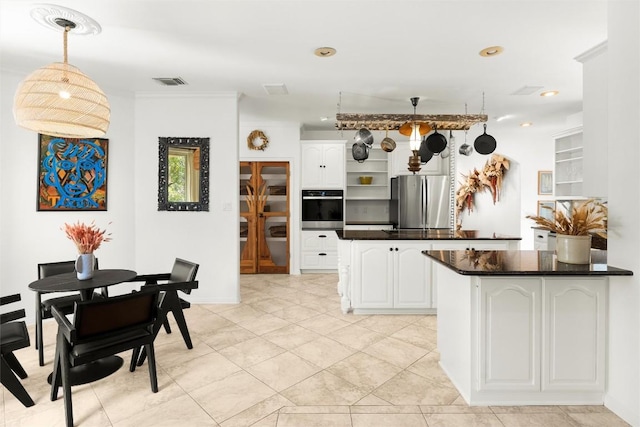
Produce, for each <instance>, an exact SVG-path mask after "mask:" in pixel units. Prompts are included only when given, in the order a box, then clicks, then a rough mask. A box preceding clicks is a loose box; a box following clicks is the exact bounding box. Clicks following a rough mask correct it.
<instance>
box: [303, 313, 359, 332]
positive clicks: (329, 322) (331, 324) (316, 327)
mask: <svg viewBox="0 0 640 427" xmlns="http://www.w3.org/2000/svg"><path fill="white" fill-rule="evenodd" d="M298 325H300V326H302V327H303V328H307V329H311V330H312V331H313V332H316V333H318V334H321V335H327V334H330V333H332V332H333V331H335V330H337V329H340V328H344V327H345V326H348V325H349V323H348V322H345V321H344V320H341V319H338V318H336V317H333V316H328V315H326V314H319V315H317V316H313V317H310V318H308V319H305V320H303V321H301V322H298Z"/></svg>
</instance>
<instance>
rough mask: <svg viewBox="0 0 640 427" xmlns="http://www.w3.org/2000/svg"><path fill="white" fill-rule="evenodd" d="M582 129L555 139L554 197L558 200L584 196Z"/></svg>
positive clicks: (573, 130) (576, 129)
mask: <svg viewBox="0 0 640 427" xmlns="http://www.w3.org/2000/svg"><path fill="white" fill-rule="evenodd" d="M582 162H583V142H582V127H578V128H574V129H571V130H569V131H567V132H564V133H563V134H560V135H557V136H556V139H555V171H554V174H553V176H554V195H555V197H556V198H567V197H582V196H583V170H582V169H583V167H582Z"/></svg>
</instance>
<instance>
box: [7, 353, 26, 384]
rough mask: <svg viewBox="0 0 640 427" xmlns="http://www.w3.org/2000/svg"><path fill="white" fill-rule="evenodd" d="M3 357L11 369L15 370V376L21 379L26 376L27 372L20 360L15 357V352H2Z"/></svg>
mask: <svg viewBox="0 0 640 427" xmlns="http://www.w3.org/2000/svg"><path fill="white" fill-rule="evenodd" d="M4 358H5V360H6V361H7V365H9V366H10V367H11V370H12V371H13V372H15V373H16V375H17V376H19V377H20V378H22V379H25V378H27V373H26V372H25V370H24V368H23V367H22V365H21V364H20V362H18V359H16V355H15V354H13V353H6V354H4Z"/></svg>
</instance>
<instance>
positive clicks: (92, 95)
mask: <svg viewBox="0 0 640 427" xmlns="http://www.w3.org/2000/svg"><path fill="white" fill-rule="evenodd" d="M55 23H56V24H57V25H59V26H60V27H62V28H64V31H63V37H64V38H63V40H64V62H54V63H52V64H49V65H47V66H45V67H42V68H40V69H38V70H36V71H34V72H33V73H31V74H30V75H29V76H27V77H26V78H25V79H24V80H23V81H22V83H20V85H19V86H18V89H17V91H16V95H15V98H14V103H13V115H14V117H15V121H16V123H17V124H18V126H21V127H23V128H26V129H29V130H32V131H35V132H38V133H42V134H45V135H51V136H59V137H65V138H97V137H101V136H104V135H105V134H106V132H107V129H108V128H109V120H110V116H111V109H110V107H109V100H108V99H107V96H106V95H105V94H104V92H103V91H102V89H100V87H98V85H97V84H96V83H95V82H94V81H93V80H91V79H90V78H89V77H87V76H86V75H85V74H83V73H82V71H80V70H79V69H78V68H76V67H74V66H73V65H71V64H69V63H68V61H67V34H68V33H69V31H70V30H71V29H73V28H75V23H74V22H72V21H69V20H66V19H63V18H56V19H55Z"/></svg>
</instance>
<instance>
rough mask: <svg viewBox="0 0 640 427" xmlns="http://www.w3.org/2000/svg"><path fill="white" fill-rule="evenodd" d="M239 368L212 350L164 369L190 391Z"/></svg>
mask: <svg viewBox="0 0 640 427" xmlns="http://www.w3.org/2000/svg"><path fill="white" fill-rule="evenodd" d="M203 368H204V369H203ZM241 369H242V368H240V367H239V366H238V365H236V364H235V363H232V362H230V361H229V359H227V358H226V357H224V356H222V355H221V354H219V353H216V352H213V353H210V354H206V355H204V356H201V357H198V358H197V359H192V360H190V361H188V362H186V363H183V364H181V365H177V366H173V367H171V368H167V369H165V370H166V372H167V374H169V376H170V377H171V378H173V380H174V381H175V382H176V383H178V385H179V386H180V387H182V388H183V389H184V390H185V391H186V392H190V391H193V390H195V389H197V388H200V387H202V386H204V385H207V384H209V383H210V382H212V381H218V380H220V379H222V378H224V377H227V376H229V375H231V374H234V373H236V372H238V371H240V370H241Z"/></svg>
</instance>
